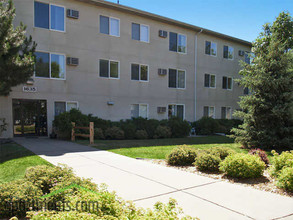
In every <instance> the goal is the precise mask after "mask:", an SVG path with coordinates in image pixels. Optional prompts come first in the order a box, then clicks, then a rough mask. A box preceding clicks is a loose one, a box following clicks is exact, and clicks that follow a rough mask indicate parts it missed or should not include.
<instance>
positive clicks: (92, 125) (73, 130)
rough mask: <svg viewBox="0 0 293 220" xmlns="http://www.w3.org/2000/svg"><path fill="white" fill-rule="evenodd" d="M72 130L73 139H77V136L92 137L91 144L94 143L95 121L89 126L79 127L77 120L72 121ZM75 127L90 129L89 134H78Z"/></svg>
mask: <svg viewBox="0 0 293 220" xmlns="http://www.w3.org/2000/svg"><path fill="white" fill-rule="evenodd" d="M71 124H72V131H71V141H75V137H87V138H90V144H94V122H90V126H89V127H77V126H76V125H75V122H71ZM75 129H81V130H89V134H77V133H75Z"/></svg>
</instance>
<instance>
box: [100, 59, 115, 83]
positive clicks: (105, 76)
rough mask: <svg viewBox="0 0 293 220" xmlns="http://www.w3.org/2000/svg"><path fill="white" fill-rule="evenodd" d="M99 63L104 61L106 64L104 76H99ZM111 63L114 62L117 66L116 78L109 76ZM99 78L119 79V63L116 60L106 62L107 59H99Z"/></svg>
mask: <svg viewBox="0 0 293 220" xmlns="http://www.w3.org/2000/svg"><path fill="white" fill-rule="evenodd" d="M101 61H106V62H107V64H108V65H107V68H106V70H107V72H108V73H106V74H105V75H104V76H103V75H101V67H102V66H101ZM111 62H112V63H113V62H115V63H117V64H118V74H117V77H113V76H111ZM99 77H101V78H106V79H120V61H118V60H108V59H99Z"/></svg>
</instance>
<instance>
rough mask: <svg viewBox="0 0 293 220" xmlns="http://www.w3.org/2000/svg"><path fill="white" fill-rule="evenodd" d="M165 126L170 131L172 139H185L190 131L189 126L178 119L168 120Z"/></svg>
mask: <svg viewBox="0 0 293 220" xmlns="http://www.w3.org/2000/svg"><path fill="white" fill-rule="evenodd" d="M167 125H168V127H169V128H170V129H171V132H172V137H173V138H183V137H187V136H188V135H189V133H190V130H191V126H190V124H189V123H188V122H187V121H185V120H182V119H181V118H178V117H172V118H170V119H169V120H168V122H167Z"/></svg>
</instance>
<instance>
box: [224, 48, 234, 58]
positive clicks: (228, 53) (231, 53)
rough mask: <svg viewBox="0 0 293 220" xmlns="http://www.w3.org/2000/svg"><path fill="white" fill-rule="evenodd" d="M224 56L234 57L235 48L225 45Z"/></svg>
mask: <svg viewBox="0 0 293 220" xmlns="http://www.w3.org/2000/svg"><path fill="white" fill-rule="evenodd" d="M223 57H224V58H225V59H228V60H233V59H234V48H233V47H230V46H224V52H223Z"/></svg>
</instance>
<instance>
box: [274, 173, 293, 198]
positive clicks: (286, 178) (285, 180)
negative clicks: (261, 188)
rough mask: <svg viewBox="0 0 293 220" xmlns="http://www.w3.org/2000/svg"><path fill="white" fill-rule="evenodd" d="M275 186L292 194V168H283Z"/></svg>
mask: <svg viewBox="0 0 293 220" xmlns="http://www.w3.org/2000/svg"><path fill="white" fill-rule="evenodd" d="M277 186H278V187H280V188H282V189H285V190H287V191H289V192H293V167H284V168H283V169H282V170H281V171H280V172H279V175H278V177H277Z"/></svg>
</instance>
